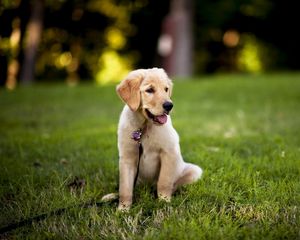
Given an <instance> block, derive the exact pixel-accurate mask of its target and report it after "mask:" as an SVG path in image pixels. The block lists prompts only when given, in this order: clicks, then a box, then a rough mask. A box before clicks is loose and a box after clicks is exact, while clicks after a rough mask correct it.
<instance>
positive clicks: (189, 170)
mask: <svg viewBox="0 0 300 240" xmlns="http://www.w3.org/2000/svg"><path fill="white" fill-rule="evenodd" d="M202 172H203V171H202V169H201V168H200V167H198V166H197V165H194V164H192V163H186V165H185V168H184V169H183V172H182V174H181V176H180V177H179V179H178V180H177V181H176V182H175V184H174V191H175V190H176V189H177V187H179V186H182V185H186V184H190V183H193V182H196V181H198V180H199V179H200V178H201V176H202Z"/></svg>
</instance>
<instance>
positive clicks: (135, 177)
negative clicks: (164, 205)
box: [116, 68, 202, 210]
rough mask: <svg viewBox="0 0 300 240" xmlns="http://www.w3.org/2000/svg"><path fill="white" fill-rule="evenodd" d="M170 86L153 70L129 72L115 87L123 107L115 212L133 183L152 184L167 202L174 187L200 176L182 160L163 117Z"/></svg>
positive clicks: (127, 201) (128, 200)
mask: <svg viewBox="0 0 300 240" xmlns="http://www.w3.org/2000/svg"><path fill="white" fill-rule="evenodd" d="M172 87H173V84H172V81H171V80H170V79H169V78H168V76H167V74H166V73H165V71H164V70H163V69H159V68H152V69H139V70H135V71H132V72H131V73H129V75H128V76H127V77H126V78H125V79H124V80H123V81H122V82H121V83H120V84H119V85H118V86H117V89H116V90H117V93H118V95H119V96H120V98H121V99H122V100H123V101H124V102H125V103H126V105H125V106H124V109H123V111H122V113H121V116H120V121H119V126H118V150H119V158H120V159H119V171H120V183H119V207H118V209H120V210H128V209H129V208H130V206H131V204H132V195H133V188H134V185H135V181H136V182H137V183H142V182H150V183H154V184H157V194H158V197H159V199H162V200H165V201H168V202H169V201H170V200H171V195H172V193H173V192H174V191H175V190H176V188H177V187H178V186H181V185H184V184H189V183H192V182H195V181H197V180H198V179H199V178H200V177H201V175H202V169H201V168H200V167H198V166H196V165H194V164H191V163H185V162H184V161H183V159H182V156H181V152H180V146H179V137H178V134H177V132H176V131H175V129H174V128H173V126H172V122H171V118H170V116H169V113H170V111H171V109H172V108H173V103H172V101H171V99H170V97H171V94H172ZM140 144H141V146H142V149H143V152H142V154H139V145H140Z"/></svg>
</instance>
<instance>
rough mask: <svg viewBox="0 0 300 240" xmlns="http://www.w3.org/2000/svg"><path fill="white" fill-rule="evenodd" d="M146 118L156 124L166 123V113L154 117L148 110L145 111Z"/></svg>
mask: <svg viewBox="0 0 300 240" xmlns="http://www.w3.org/2000/svg"><path fill="white" fill-rule="evenodd" d="M145 111H146V113H147V116H148V118H150V119H152V121H153V122H154V123H156V124H159V125H163V124H165V123H166V122H167V121H168V112H165V113H164V114H162V115H158V116H155V115H154V114H152V113H151V112H150V111H149V110H148V109H145Z"/></svg>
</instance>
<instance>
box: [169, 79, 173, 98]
mask: <svg viewBox="0 0 300 240" xmlns="http://www.w3.org/2000/svg"><path fill="white" fill-rule="evenodd" d="M172 92H173V82H172V80H171V79H169V97H171V96H172Z"/></svg>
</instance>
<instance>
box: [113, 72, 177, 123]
mask: <svg viewBox="0 0 300 240" xmlns="http://www.w3.org/2000/svg"><path fill="white" fill-rule="evenodd" d="M172 87H173V84H172V81H171V80H170V79H169V78H168V76H167V74H166V73H165V71H164V70H163V69H159V68H152V69H139V70H135V71H132V72H131V73H129V75H128V76H127V77H126V78H125V79H124V80H123V81H122V82H121V83H120V84H119V85H118V86H117V93H118V95H119V96H120V97H121V99H122V100H123V101H124V102H125V103H126V104H127V105H128V106H129V108H130V109H131V110H132V111H141V112H142V114H143V115H144V117H145V118H146V119H148V120H151V121H153V122H154V123H155V124H158V125H162V124H164V123H166V122H167V120H168V117H167V114H169V112H170V111H171V109H172V108H173V103H172V101H171V99H170V97H171V94H172Z"/></svg>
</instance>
